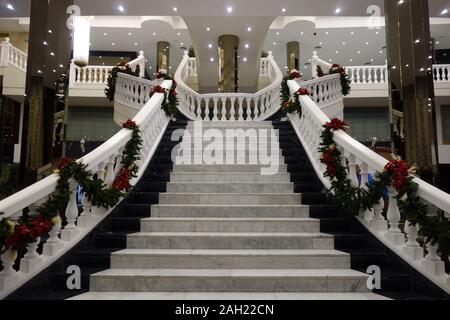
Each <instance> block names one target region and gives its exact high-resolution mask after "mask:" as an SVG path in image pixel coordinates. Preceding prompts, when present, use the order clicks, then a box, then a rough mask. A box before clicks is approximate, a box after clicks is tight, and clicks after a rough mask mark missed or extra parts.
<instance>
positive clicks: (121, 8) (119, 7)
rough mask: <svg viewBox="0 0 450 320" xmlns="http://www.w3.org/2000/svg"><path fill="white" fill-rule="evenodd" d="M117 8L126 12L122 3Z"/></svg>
mask: <svg viewBox="0 0 450 320" xmlns="http://www.w3.org/2000/svg"><path fill="white" fill-rule="evenodd" d="M117 10H119V11H120V12H125V8H124V6H122V5H120V6H118V7H117Z"/></svg>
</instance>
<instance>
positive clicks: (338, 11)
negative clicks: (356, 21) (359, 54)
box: [334, 8, 342, 14]
mask: <svg viewBox="0 0 450 320" xmlns="http://www.w3.org/2000/svg"><path fill="white" fill-rule="evenodd" d="M341 11H342V10H341V8H336V10H335V11H334V13H336V14H339V13H341Z"/></svg>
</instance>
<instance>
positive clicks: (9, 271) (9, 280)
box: [0, 249, 17, 291]
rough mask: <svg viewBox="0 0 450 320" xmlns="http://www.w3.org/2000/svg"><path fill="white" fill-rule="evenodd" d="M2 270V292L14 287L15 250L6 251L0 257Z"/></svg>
mask: <svg viewBox="0 0 450 320" xmlns="http://www.w3.org/2000/svg"><path fill="white" fill-rule="evenodd" d="M0 260H1V262H2V265H3V270H2V271H1V272H0V291H4V290H6V289H8V288H10V287H12V286H13V285H14V283H15V282H16V280H17V271H16V270H15V269H14V263H15V262H16V260H17V251H16V250H12V249H9V250H6V251H5V252H3V253H2V254H1V256H0Z"/></svg>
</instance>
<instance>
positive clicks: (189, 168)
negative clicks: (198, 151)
mask: <svg viewBox="0 0 450 320" xmlns="http://www.w3.org/2000/svg"><path fill="white" fill-rule="evenodd" d="M267 167H268V166H267V165H251V164H244V165H238V164H231V165H203V164H200V165H195V164H194V165H174V166H173V172H201V173H211V172H213V173H215V172H227V173H235V172H248V173H250V172H254V173H261V170H262V169H264V168H267ZM278 173H287V165H285V164H284V165H280V166H279V168H278Z"/></svg>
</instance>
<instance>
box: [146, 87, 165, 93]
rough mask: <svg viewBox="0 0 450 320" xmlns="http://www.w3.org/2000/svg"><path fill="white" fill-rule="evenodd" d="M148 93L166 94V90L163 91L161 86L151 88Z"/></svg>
mask: <svg viewBox="0 0 450 320" xmlns="http://www.w3.org/2000/svg"><path fill="white" fill-rule="evenodd" d="M150 93H152V94H153V93H166V89H164V88H163V87H161V86H155V87H153V88H152V90H151V91H150Z"/></svg>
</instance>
